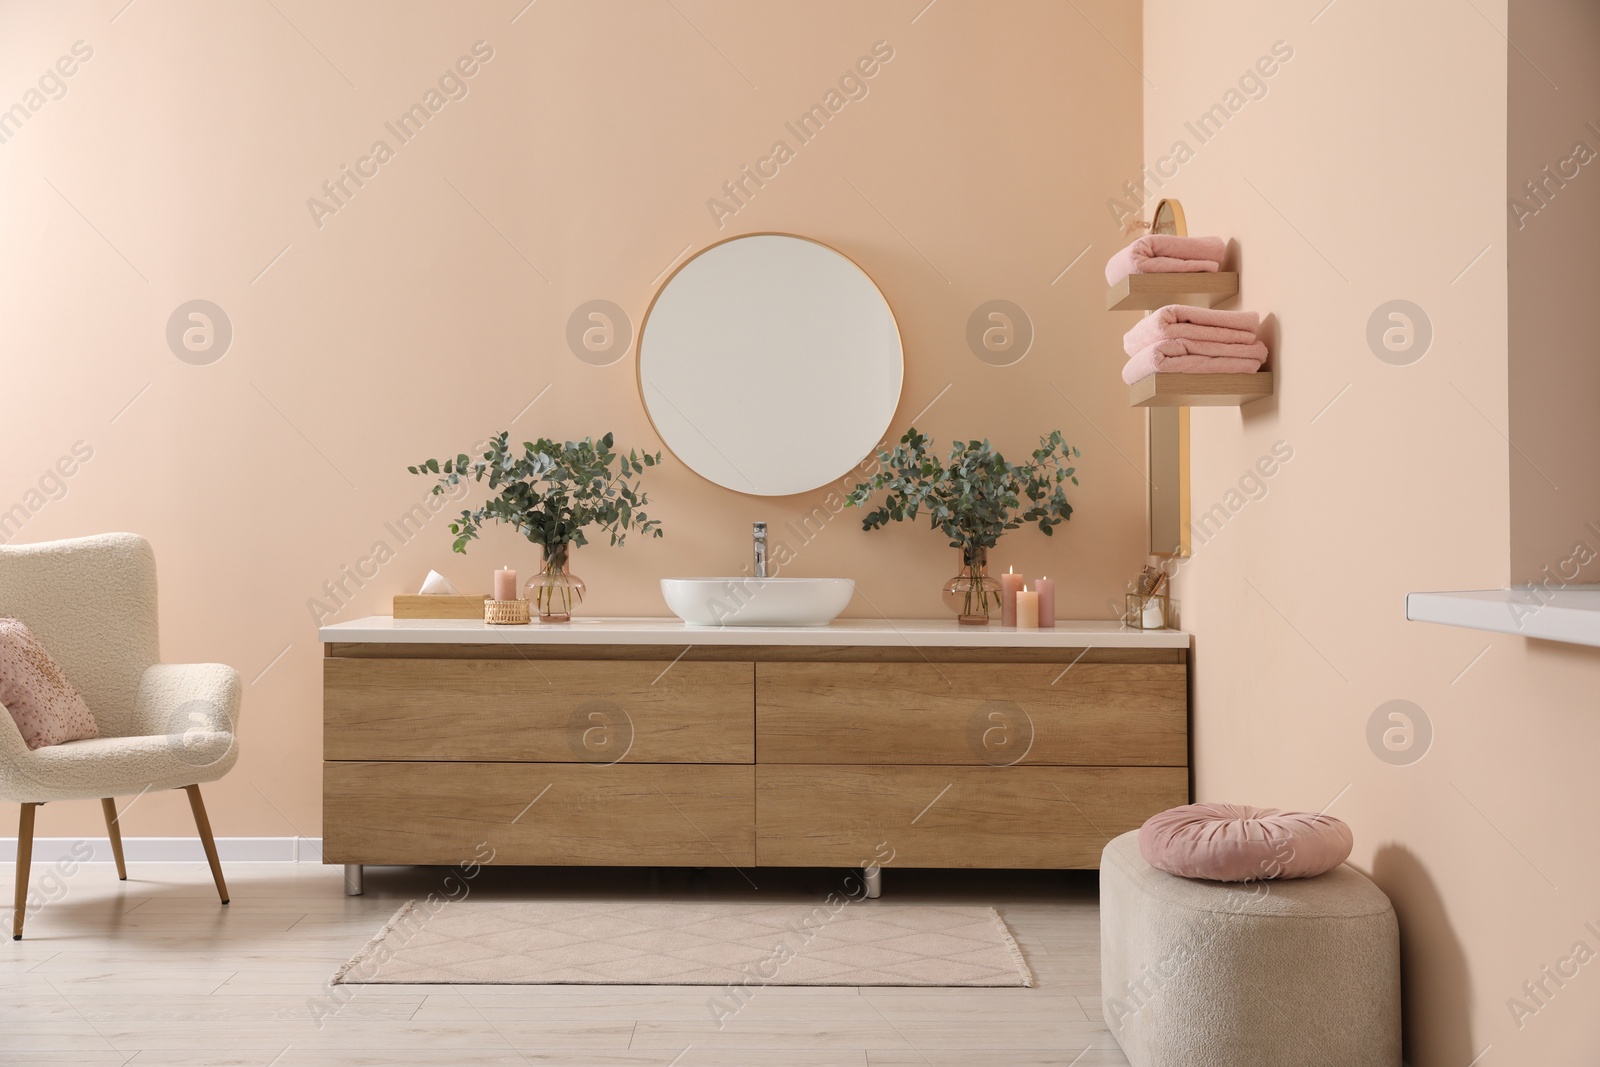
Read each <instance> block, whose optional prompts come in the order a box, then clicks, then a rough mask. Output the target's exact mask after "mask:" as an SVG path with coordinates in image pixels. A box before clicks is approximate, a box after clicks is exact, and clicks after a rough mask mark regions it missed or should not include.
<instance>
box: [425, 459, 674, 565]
mask: <svg viewBox="0 0 1600 1067" xmlns="http://www.w3.org/2000/svg"><path fill="white" fill-rule="evenodd" d="M510 436H511V435H510V433H509V432H508V431H501V432H500V433H499V434H498V435H496V436H495V437H493V438H491V439H490V441H489V446H488V448H487V450H486V451H484V453H483V454H482V455H481V456H480V457H479V458H477V459H473V458H472V457H470V456H468V455H467V454H466V453H465V452H463V453H460V454H459V455H457V456H455V457H454V458H451V459H446V460H444V461H443V462H442V463H441V462H440V461H439V460H437V459H428V460H424V461H423V462H421V463H419V464H417V465H416V466H414V467H407V468H406V469H407V470H409V471H410V472H411V473H412V474H419V475H430V474H431V475H437V476H438V479H437V482H436V484H435V485H434V487H433V492H434V493H435V494H441V495H442V494H443V493H444V492H445V491H446V490H447V489H448V488H450V487H451V486H455V485H459V484H460V483H461V481H462V480H463V479H471V480H472V481H475V482H487V483H488V488H489V489H490V490H491V491H494V492H495V495H494V496H491V497H490V498H489V499H488V500H486V501H485V502H484V503H483V504H481V505H479V506H478V507H476V508H468V509H464V510H463V511H462V512H461V516H460V517H459V518H458V519H456V520H455V521H454V522H452V523H451V524H450V532H451V533H453V534H455V535H456V540H455V545H454V547H455V550H456V551H457V552H465V551H466V550H467V543H468V542H470V541H472V540H474V539H476V538H477V537H478V535H479V532H480V531H481V529H482V528H483V526H484V525H486V524H488V523H491V522H498V523H503V524H505V525H507V526H510V527H512V528H513V529H515V530H516V531H517V532H518V533H520V534H522V536H523V537H525V538H527V539H528V540H529V541H532V542H533V543H534V544H537V545H542V546H544V547H545V548H553V547H557V546H560V545H569V544H570V545H580V546H581V545H586V544H588V543H589V539H588V537H587V535H586V534H585V532H584V531H585V530H586V529H589V528H594V529H598V530H599V531H600V532H602V533H606V534H608V535H609V536H610V539H611V543H612V544H613V545H620V544H622V543H623V541H624V540H625V539H626V537H627V533H628V531H630V530H632V531H634V532H636V533H638V534H640V535H641V536H645V537H660V536H661V535H662V531H661V523H660V521H659V520H657V519H652V518H650V517H649V516H648V515H646V514H645V512H644V507H645V505H646V504H648V503H649V502H650V498H649V496H648V495H647V494H646V493H645V492H644V490H643V489H642V488H641V482H640V477H639V476H640V475H642V474H643V473H644V469H645V468H646V467H654V466H656V465H657V464H659V463H660V462H661V453H659V452H657V453H655V454H654V455H651V454H650V453H648V452H644V453H640V452H636V451H633V450H629V451H628V452H627V454H625V455H624V454H623V453H620V452H616V451H614V450H613V444H614V441H613V436H612V435H611V434H609V433H608V434H606V435H605V436H604V437H602V438H600V440H599V441H596V440H595V439H594V438H592V437H585V438H584V439H583V440H582V441H576V442H574V441H567V442H565V443H561V444H558V443H557V442H555V441H553V440H550V439H549V438H544V437H541V438H540V439H539V440H537V441H524V442H523V443H522V447H521V450H520V452H519V451H518V450H516V449H514V448H513V447H512V446H511V444H510ZM630 479H632V480H631V481H630Z"/></svg>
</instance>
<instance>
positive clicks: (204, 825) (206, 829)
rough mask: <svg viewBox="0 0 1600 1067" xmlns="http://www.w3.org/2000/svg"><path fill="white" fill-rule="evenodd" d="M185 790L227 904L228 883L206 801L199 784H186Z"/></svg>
mask: <svg viewBox="0 0 1600 1067" xmlns="http://www.w3.org/2000/svg"><path fill="white" fill-rule="evenodd" d="M184 792H186V793H188V794H189V807H191V808H193V809H194V825H195V829H197V830H199V831H200V844H201V845H202V846H203V847H204V848H205V850H206V862H208V863H210V864H211V877H212V878H214V879H216V883H217V895H218V896H219V897H221V898H222V902H223V903H224V904H226V903H227V902H228V883H227V882H225V881H223V879H222V862H221V861H220V860H218V859H217V843H216V841H215V840H213V839H212V837H211V820H210V819H208V818H206V803H205V801H203V800H201V799H200V787H199V786H197V785H191V786H185V787H184Z"/></svg>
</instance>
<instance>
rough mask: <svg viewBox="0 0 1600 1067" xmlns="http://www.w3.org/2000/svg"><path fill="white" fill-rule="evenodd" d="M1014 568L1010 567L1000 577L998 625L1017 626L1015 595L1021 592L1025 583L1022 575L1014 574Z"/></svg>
mask: <svg viewBox="0 0 1600 1067" xmlns="http://www.w3.org/2000/svg"><path fill="white" fill-rule="evenodd" d="M1015 571H1016V568H1015V567H1011V568H1008V569H1007V570H1006V573H1004V574H1002V575H1001V576H1000V625H1001V626H1015V625H1016V624H1017V593H1019V592H1020V591H1021V590H1022V583H1023V582H1025V581H1027V579H1026V578H1024V577H1023V576H1022V575H1020V574H1017V573H1015Z"/></svg>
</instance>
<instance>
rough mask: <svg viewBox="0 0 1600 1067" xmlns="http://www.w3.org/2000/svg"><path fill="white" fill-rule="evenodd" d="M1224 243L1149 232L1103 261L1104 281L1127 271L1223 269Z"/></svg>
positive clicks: (1111, 282)
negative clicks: (1104, 263)
mask: <svg viewBox="0 0 1600 1067" xmlns="http://www.w3.org/2000/svg"><path fill="white" fill-rule="evenodd" d="M1227 247H1228V246H1227V243H1226V242H1225V241H1223V239H1222V238H1220V237H1174V236H1171V235H1169V234H1164V233H1152V234H1146V235H1145V236H1143V237H1141V238H1139V239H1138V240H1136V241H1134V242H1133V244H1131V245H1129V246H1128V247H1127V248H1124V249H1123V250H1122V251H1120V252H1118V253H1117V254H1116V255H1114V256H1112V257H1111V261H1110V262H1109V263H1107V264H1106V284H1107V285H1115V284H1117V282H1119V281H1121V280H1122V279H1123V278H1126V277H1127V276H1128V275H1130V274H1196V273H1199V272H1201V271H1214V270H1221V269H1222V254H1223V252H1224V251H1225V250H1226V249H1227Z"/></svg>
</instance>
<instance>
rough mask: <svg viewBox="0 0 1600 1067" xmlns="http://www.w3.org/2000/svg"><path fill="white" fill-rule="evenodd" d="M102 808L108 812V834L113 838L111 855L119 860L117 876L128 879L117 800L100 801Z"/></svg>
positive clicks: (123, 879) (109, 798)
mask: <svg viewBox="0 0 1600 1067" xmlns="http://www.w3.org/2000/svg"><path fill="white" fill-rule="evenodd" d="M100 810H102V811H104V812H105V813H106V834H107V835H109V836H110V838H111V857H112V858H113V859H115V860H116V861H117V877H118V878H120V879H121V880H122V881H124V882H126V881H127V880H128V865H127V864H126V863H124V862H122V826H121V824H120V823H119V821H118V818H117V802H116V801H115V800H113V799H112V798H111V797H106V798H104V799H103V800H101V801H100Z"/></svg>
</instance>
